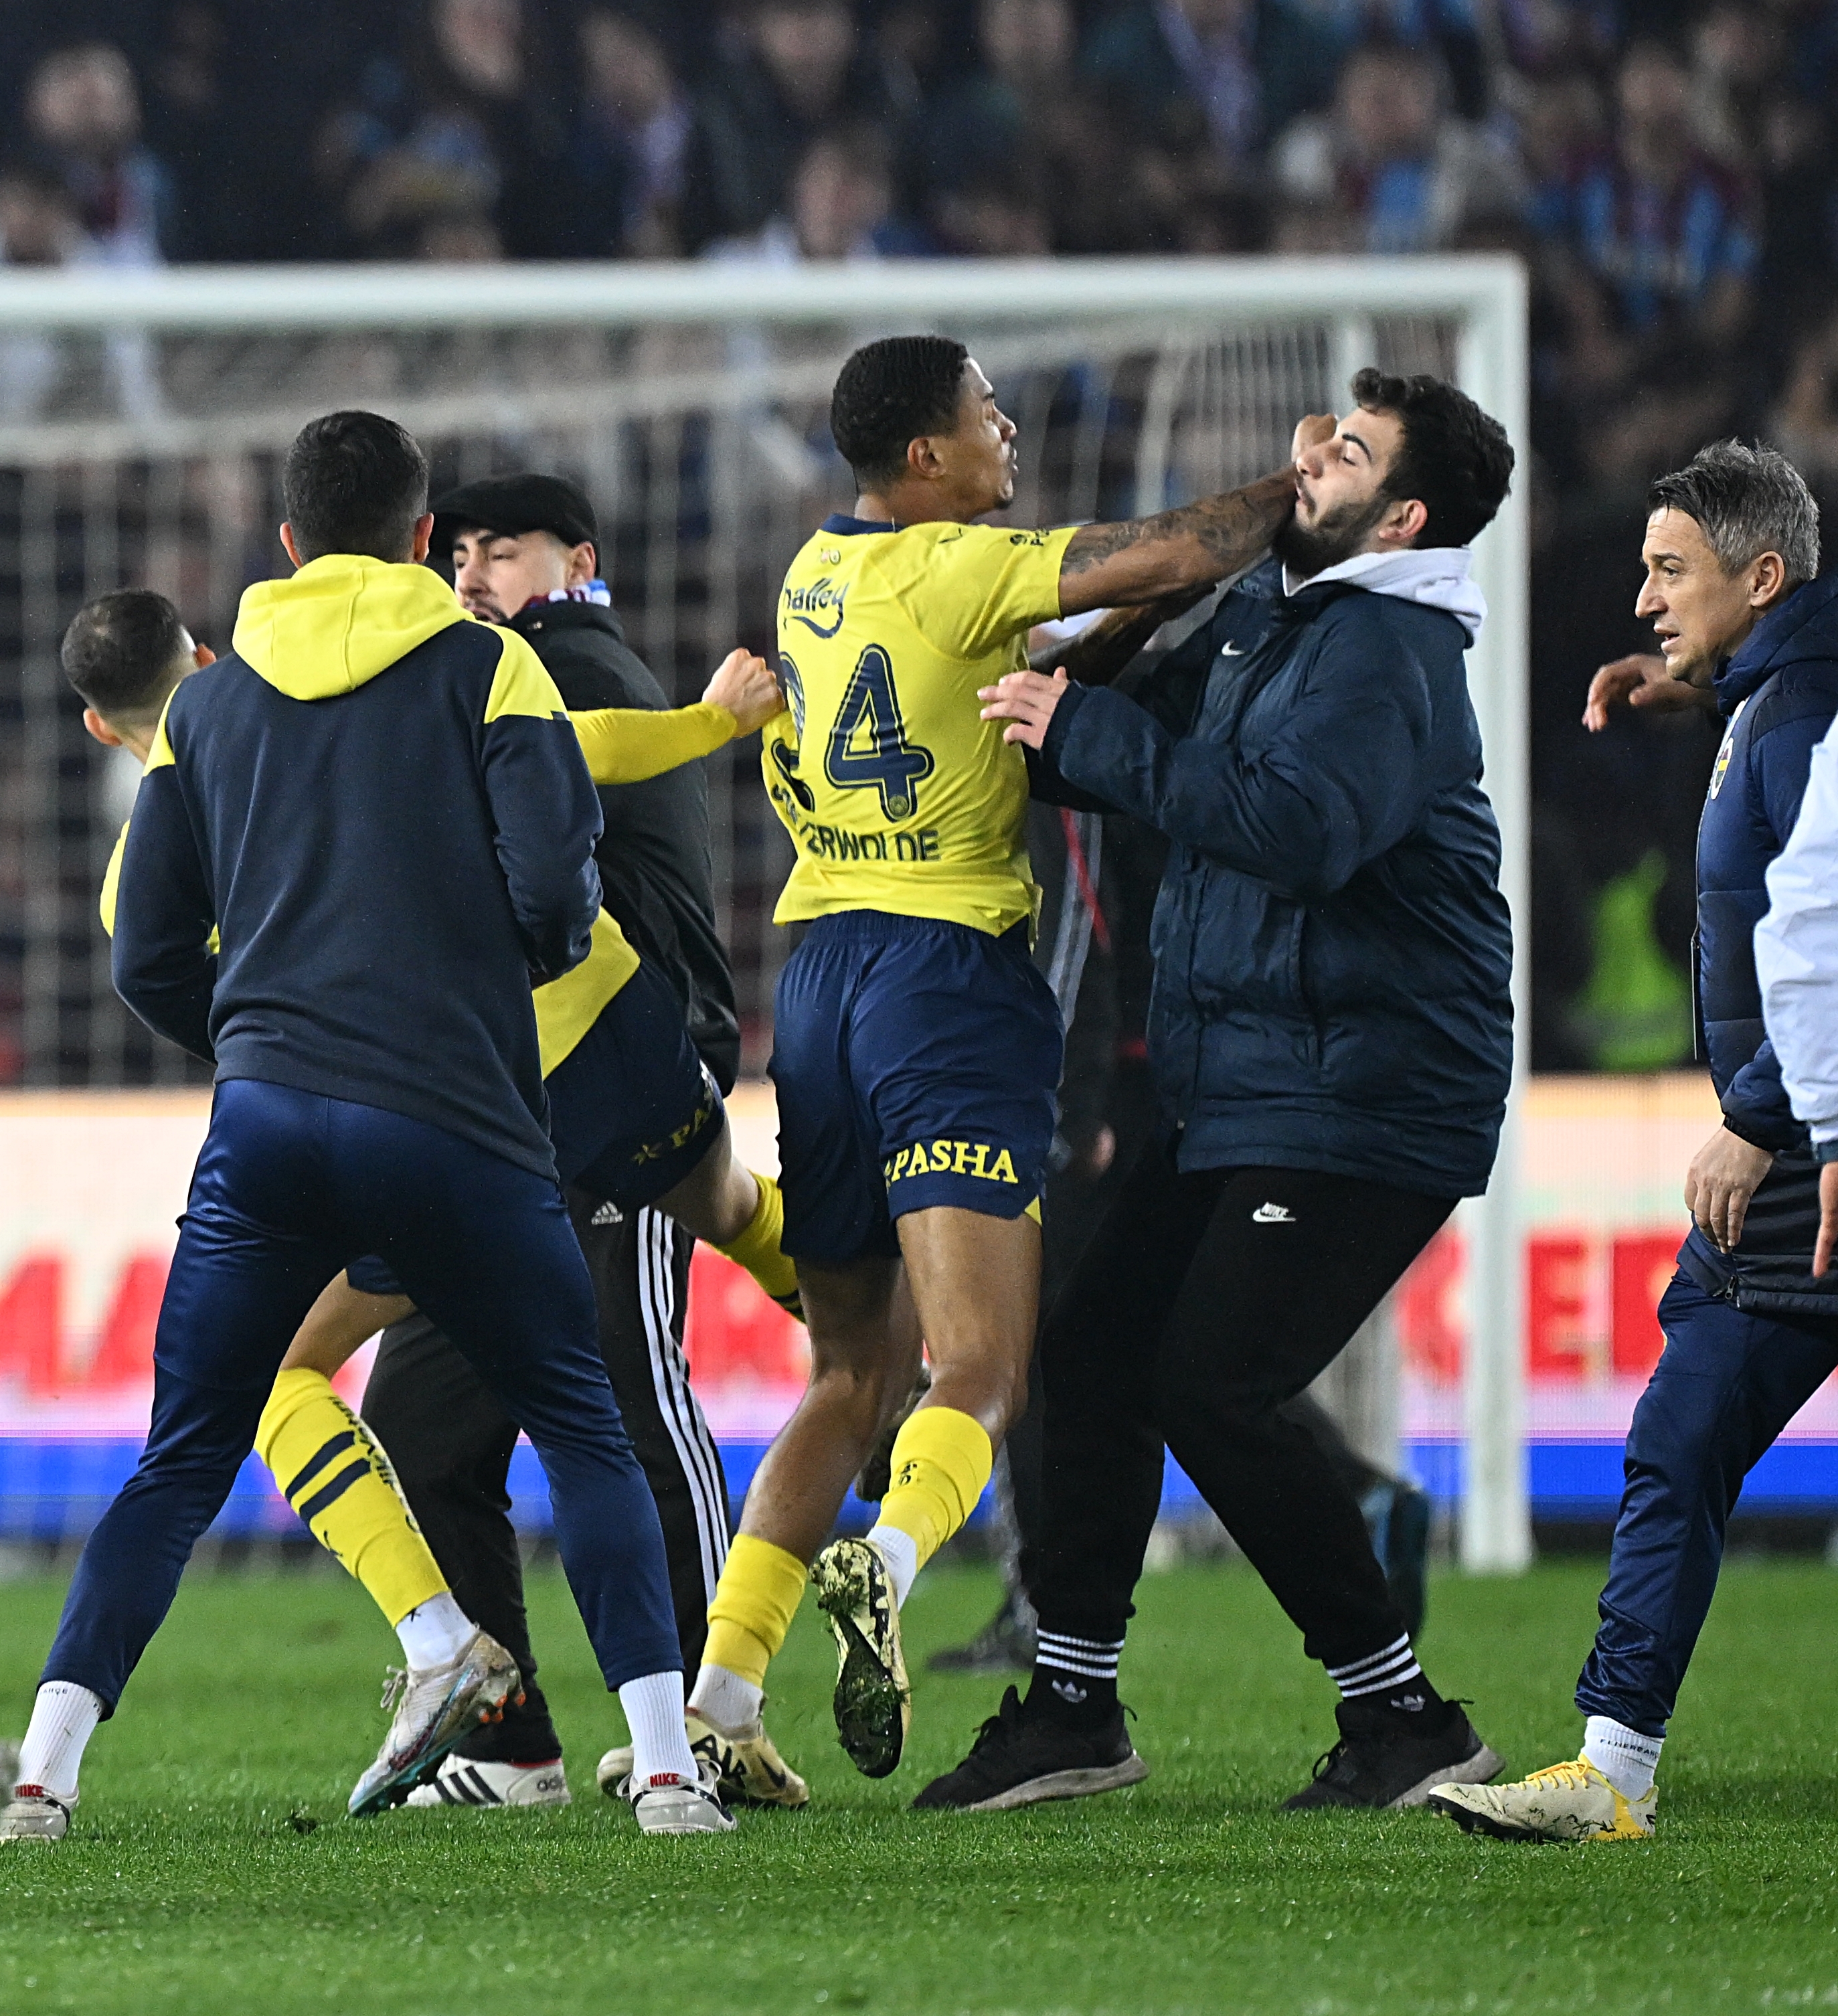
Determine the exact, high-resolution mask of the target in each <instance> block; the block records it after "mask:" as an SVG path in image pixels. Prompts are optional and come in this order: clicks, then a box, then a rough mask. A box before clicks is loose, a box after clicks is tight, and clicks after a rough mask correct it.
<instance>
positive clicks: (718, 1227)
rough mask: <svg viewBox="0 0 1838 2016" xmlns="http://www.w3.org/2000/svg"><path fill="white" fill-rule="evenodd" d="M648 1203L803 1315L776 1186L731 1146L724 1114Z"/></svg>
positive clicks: (782, 1307)
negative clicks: (700, 1149)
mask: <svg viewBox="0 0 1838 2016" xmlns="http://www.w3.org/2000/svg"><path fill="white" fill-rule="evenodd" d="M653 1209H655V1210H657V1211H664V1212H666V1213H667V1215H669V1216H670V1217H671V1218H674V1219H675V1220H676V1221H677V1222H678V1224H679V1225H682V1226H687V1228H688V1229H689V1230H690V1231H691V1232H692V1233H695V1235H696V1237H697V1238H698V1239H702V1240H707V1242H708V1244H710V1246H712V1247H714V1249H715V1251H717V1252H718V1253H723V1254H725V1255H727V1257H728V1258H729V1259H730V1260H732V1261H734V1262H736V1264H737V1265H740V1266H743V1267H744V1268H745V1269H746V1271H747V1272H748V1273H750V1275H752V1276H753V1277H754V1280H756V1281H757V1282H758V1283H759V1284H760V1286H761V1287H762V1288H763V1289H764V1291H765V1292H766V1293H767V1294H768V1295H770V1296H771V1297H772V1300H773V1301H775V1302H776V1303H778V1305H779V1307H780V1308H781V1309H788V1310H790V1312H791V1313H792V1315H793V1316H797V1317H798V1318H799V1319H800V1320H801V1319H803V1316H804V1308H803V1305H802V1302H801V1301H800V1298H799V1294H798V1275H797V1268H796V1267H795V1266H793V1264H792V1262H790V1260H789V1259H788V1258H786V1255H785V1253H784V1252H783V1251H782V1249H781V1247H780V1246H779V1234H780V1233H781V1231H782V1229H783V1228H784V1224H785V1206H784V1203H783V1201H782V1199H781V1197H780V1196H779V1186H778V1184H777V1183H775V1182H774V1181H773V1179H772V1178H771V1177H770V1176H765V1175H760V1174H759V1173H758V1172H757V1171H756V1170H753V1169H750V1168H748V1167H747V1166H746V1164H745V1163H744V1162H743V1161H741V1159H740V1157H739V1156H738V1155H737V1154H736V1153H735V1152H734V1135H733V1130H732V1128H731V1127H730V1126H729V1125H728V1122H727V1121H726V1119H725V1118H724V1119H723V1120H722V1121H721V1132H720V1133H719V1134H718V1135H717V1136H716V1137H715V1139H714V1142H713V1143H711V1144H710V1147H709V1150H708V1152H707V1154H705V1155H704V1156H703V1158H702V1159H701V1161H699V1162H698V1163H697V1164H696V1166H695V1168H692V1170H691V1171H690V1172H689V1174H688V1175H686V1176H685V1177H684V1179H683V1180H682V1182H681V1183H678V1184H677V1185H676V1186H675V1187H674V1189H672V1190H666V1191H665V1192H664V1195H663V1196H662V1197H660V1198H659V1199H658V1200H657V1201H656V1204H655V1205H654V1206H653Z"/></svg>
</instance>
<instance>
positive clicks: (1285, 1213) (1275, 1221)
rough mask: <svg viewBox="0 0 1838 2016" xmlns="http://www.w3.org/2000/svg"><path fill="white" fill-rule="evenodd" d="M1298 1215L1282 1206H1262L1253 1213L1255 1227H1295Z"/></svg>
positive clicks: (1252, 1219)
mask: <svg viewBox="0 0 1838 2016" xmlns="http://www.w3.org/2000/svg"><path fill="white" fill-rule="evenodd" d="M1251 1222H1252V1224H1253V1225H1293V1224H1294V1223H1295V1222H1296V1215H1295V1213H1294V1212H1293V1211H1290V1210H1289V1209H1288V1208H1286V1207H1285V1206H1284V1205H1282V1204H1259V1205H1258V1207H1257V1209H1256V1210H1255V1211H1253V1212H1252V1213H1251Z"/></svg>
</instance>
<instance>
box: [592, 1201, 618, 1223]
mask: <svg viewBox="0 0 1838 2016" xmlns="http://www.w3.org/2000/svg"><path fill="white" fill-rule="evenodd" d="M624 1222H625V1213H624V1211H621V1210H620V1208H619V1207H618V1205H617V1204H602V1205H601V1206H600V1208H599V1210H598V1211H595V1213H594V1215H593V1216H592V1218H590V1219H588V1224H589V1225H623V1224H624Z"/></svg>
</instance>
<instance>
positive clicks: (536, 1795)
mask: <svg viewBox="0 0 1838 2016" xmlns="http://www.w3.org/2000/svg"><path fill="white" fill-rule="evenodd" d="M569 1800H570V1794H569V1791H568V1774H567V1773H566V1772H565V1771H564V1770H563V1769H562V1760H561V1759H560V1758H559V1757H552V1758H551V1759H549V1762H547V1763H546V1764H498V1763H491V1762H479V1761H477V1760H475V1759H473V1758H470V1757H455V1755H453V1754H452V1752H451V1751H448V1754H447V1755H446V1756H445V1757H444V1758H443V1759H441V1768H440V1769H439V1770H437V1772H436V1773H434V1775H433V1777H432V1778H431V1779H430V1780H429V1781H428V1782H427V1783H426V1784H425V1785H417V1786H416V1787H415V1790H414V1791H412V1792H411V1793H410V1794H409V1795H408V1804H409V1805H412V1806H565V1805H567V1804H568V1803H569Z"/></svg>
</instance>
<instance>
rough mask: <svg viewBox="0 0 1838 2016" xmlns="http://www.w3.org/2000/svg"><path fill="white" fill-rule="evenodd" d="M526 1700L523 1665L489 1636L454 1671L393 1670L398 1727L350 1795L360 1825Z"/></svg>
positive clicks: (477, 1636) (389, 1689)
mask: <svg viewBox="0 0 1838 2016" xmlns="http://www.w3.org/2000/svg"><path fill="white" fill-rule="evenodd" d="M522 1699H523V1683H522V1680H521V1679H520V1676H519V1674H518V1672H517V1662H516V1660H514V1659H513V1658H512V1657H511V1655H510V1654H509V1653H508V1652H507V1651H505V1649H504V1647H502V1645H501V1644H499V1643H498V1640H496V1639H495V1638H491V1637H487V1636H486V1634H485V1633H484V1632H483V1631H480V1632H477V1633H474V1634H473V1641H472V1643H470V1644H469V1645H468V1646H467V1647H466V1650H465V1651H463V1652H462V1653H461V1654H460V1655H459V1658H457V1659H455V1661H453V1662H452V1664H451V1665H446V1666H427V1667H424V1668H423V1669H421V1670H420V1671H419V1672H414V1671H409V1672H405V1671H404V1670H403V1669H401V1667H400V1666H392V1667H391V1668H390V1674H389V1678H388V1679H387V1681H385V1683H383V1706H384V1707H385V1708H394V1709H395V1711H396V1714H395V1719H394V1721H393V1722H392V1723H390V1733H389V1734H388V1735H387V1737H384V1738H383V1748H381V1749H380V1750H379V1751H377V1753H376V1762H375V1763H374V1764H372V1766H371V1767H370V1769H369V1770H368V1771H366V1772H365V1773H364V1775H363V1777H361V1778H360V1779H359V1780H358V1782H357V1784H355V1785H354V1786H353V1787H352V1788H351V1800H350V1802H349V1811H350V1813H351V1817H352V1818H353V1819H354V1820H358V1819H361V1818H363V1817H365V1816H366V1815H369V1814H371V1813H382V1812H383V1811H384V1809H386V1808H387V1807H390V1806H394V1805H401V1802H403V1801H404V1800H405V1799H406V1798H408V1793H409V1790H410V1788H411V1787H412V1786H414V1785H415V1784H419V1782H420V1780H422V1779H423V1777H427V1776H430V1774H431V1773H432V1772H433V1768H434V1766H436V1765H437V1764H438V1763H439V1762H440V1761H441V1759H442V1758H443V1757H444V1756H445V1755H446V1754H447V1753H448V1751H449V1750H451V1748H453V1746H454V1744H456V1743H457V1742H458V1741H459V1739H460V1738H461V1737H462V1736H465V1735H466V1734H467V1733H469V1731H471V1730H475V1729H477V1727H478V1726H479V1725H480V1723H483V1722H496V1721H497V1720H498V1719H499V1718H500V1717H501V1716H502V1715H503V1713H504V1705H505V1702H506V1701H513V1700H515V1701H521V1700H522Z"/></svg>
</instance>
